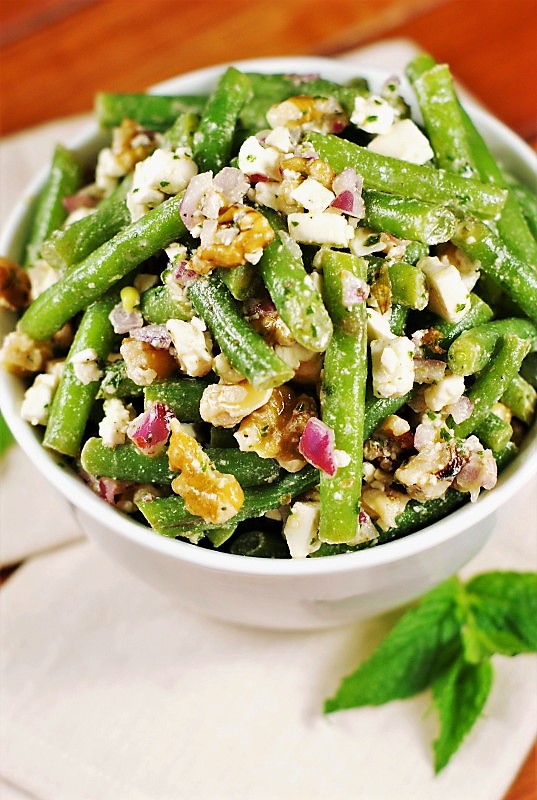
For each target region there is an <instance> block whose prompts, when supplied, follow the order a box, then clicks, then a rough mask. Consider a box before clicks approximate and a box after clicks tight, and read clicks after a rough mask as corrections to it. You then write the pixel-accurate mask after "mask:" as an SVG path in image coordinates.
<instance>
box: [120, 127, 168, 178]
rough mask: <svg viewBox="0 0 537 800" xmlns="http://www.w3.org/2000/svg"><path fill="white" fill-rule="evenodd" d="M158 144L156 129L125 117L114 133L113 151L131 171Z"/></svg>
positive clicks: (127, 169) (126, 169)
mask: <svg viewBox="0 0 537 800" xmlns="http://www.w3.org/2000/svg"><path fill="white" fill-rule="evenodd" d="M157 144H158V139H157V136H156V134H155V132H154V131H149V130H146V129H145V128H142V127H141V126H140V125H139V124H138V122H136V121H135V120H133V119H124V120H123V122H122V123H121V125H120V126H119V127H118V128H114V131H113V134H112V148H111V149H112V153H113V154H114V156H115V157H116V159H117V160H118V161H119V163H120V164H121V166H122V167H123V168H124V170H125V174H127V172H130V171H131V170H132V169H133V167H134V165H135V164H137V163H138V161H143V160H144V158H147V156H148V155H150V154H151V153H152V152H153V150H154V149H155V147H156V146H157Z"/></svg>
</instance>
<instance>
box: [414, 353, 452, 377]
mask: <svg viewBox="0 0 537 800" xmlns="http://www.w3.org/2000/svg"><path fill="white" fill-rule="evenodd" d="M446 367H447V364H446V362H445V361H440V359H438V358H415V359H414V381H415V382H416V383H437V382H438V381H440V380H442V378H443V377H444V373H445V371H446Z"/></svg>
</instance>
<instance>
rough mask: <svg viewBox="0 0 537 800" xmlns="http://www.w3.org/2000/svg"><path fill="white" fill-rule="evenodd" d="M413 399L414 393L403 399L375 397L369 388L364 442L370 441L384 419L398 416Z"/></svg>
mask: <svg viewBox="0 0 537 800" xmlns="http://www.w3.org/2000/svg"><path fill="white" fill-rule="evenodd" d="M411 397H412V392H407V394H404V395H402V396H401V397H375V395H374V394H373V390H372V389H371V387H368V390H367V392H366V398H365V416H364V441H365V440H366V439H369V437H370V436H371V434H372V433H373V431H374V430H375V428H377V427H378V425H380V423H381V422H382V420H383V419H385V418H386V417H388V416H389V415H390V414H396V413H397V412H398V411H399V409H400V408H402V407H403V406H404V405H405V404H406V403H408V401H409V400H410V398H411Z"/></svg>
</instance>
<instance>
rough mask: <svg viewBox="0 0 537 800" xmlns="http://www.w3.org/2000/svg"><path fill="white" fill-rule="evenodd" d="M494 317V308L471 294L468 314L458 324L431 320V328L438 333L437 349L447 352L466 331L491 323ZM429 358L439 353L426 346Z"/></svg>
mask: <svg viewBox="0 0 537 800" xmlns="http://www.w3.org/2000/svg"><path fill="white" fill-rule="evenodd" d="M492 317H493V311H492V308H491V307H490V306H489V305H488V304H487V303H485V302H484V300H482V299H481V298H480V297H479V295H477V294H475V293H474V292H471V293H470V308H469V309H468V311H467V312H466V314H465V315H464V316H463V317H461V319H460V320H457V322H447V321H446V320H440V319H438V318H437V319H435V320H430V327H432V328H433V329H434V331H436V332H437V334H438V338H437V339H436V340H435V347H437V348H440V350H441V351H446V350H447V349H448V348H449V346H450V345H451V343H452V342H454V341H455V339H456V338H457V337H458V336H460V335H461V334H462V333H463V332H464V331H466V330H468V329H470V328H474V327H475V326H476V325H482V324H484V323H486V322H489V320H491V319H492ZM424 350H425V354H426V355H427V356H433V357H434V356H435V355H437V354H438V351H437V350H435V349H434V348H431V347H430V346H427V345H424Z"/></svg>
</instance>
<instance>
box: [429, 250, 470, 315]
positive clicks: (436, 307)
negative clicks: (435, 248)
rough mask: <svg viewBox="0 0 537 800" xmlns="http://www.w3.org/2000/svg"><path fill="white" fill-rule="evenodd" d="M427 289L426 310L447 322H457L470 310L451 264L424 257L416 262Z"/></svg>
mask: <svg viewBox="0 0 537 800" xmlns="http://www.w3.org/2000/svg"><path fill="white" fill-rule="evenodd" d="M418 267H419V268H420V269H421V270H422V271H423V273H424V275H425V279H426V281H427V286H428V288H429V303H428V306H427V307H428V308H429V310H430V311H433V312H434V313H435V314H438V316H439V317H442V319H444V320H446V321H447V322H457V321H458V320H459V319H461V317H463V316H464V315H465V314H466V313H467V312H468V311H469V309H470V304H471V303H470V295H469V292H468V290H467V288H466V286H465V285H464V281H463V280H462V278H461V274H460V272H459V270H458V269H457V268H456V267H454V266H453V264H446V263H443V262H442V261H440V259H439V258H438V257H437V256H426V257H425V258H422V259H420V260H419V261H418Z"/></svg>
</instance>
